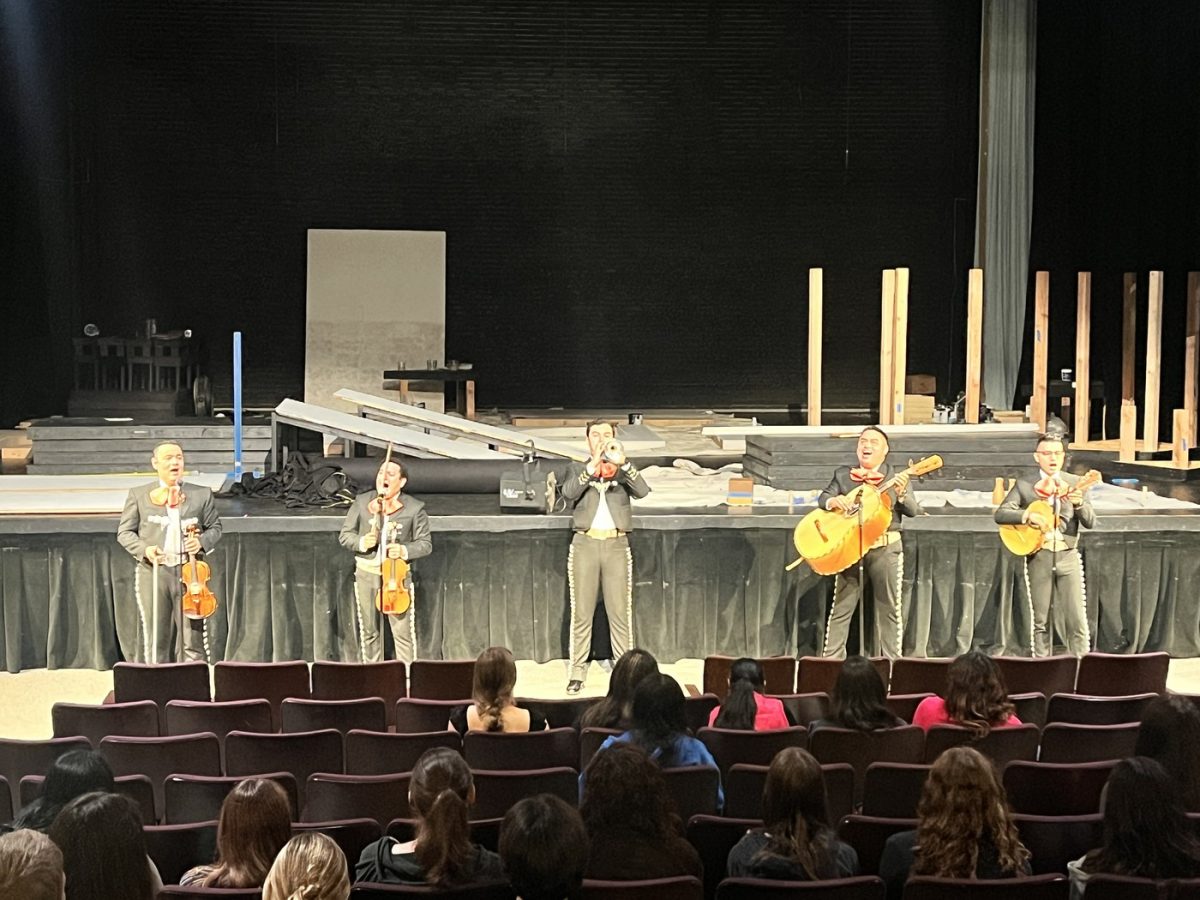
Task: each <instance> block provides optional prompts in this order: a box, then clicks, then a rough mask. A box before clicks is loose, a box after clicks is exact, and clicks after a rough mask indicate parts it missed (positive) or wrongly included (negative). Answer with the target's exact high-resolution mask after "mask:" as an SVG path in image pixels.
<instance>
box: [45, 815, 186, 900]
mask: <svg viewBox="0 0 1200 900" xmlns="http://www.w3.org/2000/svg"><path fill="white" fill-rule="evenodd" d="M50 840H52V841H54V843H55V844H57V845H58V849H59V850H61V851H62V856H63V872H64V874H65V875H66V877H67V900H115V898H117V897H120V898H121V900H152V898H153V897H155V896H156V895H157V894H158V892H159V891H160V890H162V879H160V878H159V877H158V870H157V869H155V868H154V863H152V862H151V861H150V857H148V856H147V855H146V839H145V837H144V836H143V834H142V814H141V813H140V812H139V811H138V808H137V806H136V805H135V804H134V802H133V801H132V800H130V799H129V798H128V797H123V796H121V795H120V794H104V793H99V792H97V793H92V794H84V795H83V796H81V797H76V798H75V799H74V800H72V801H71V802H70V803H68V804H67V805H66V806H64V807H63V808H62V812H60V813H59V814H58V817H57V818H55V820H54V824H53V825H51V826H50Z"/></svg>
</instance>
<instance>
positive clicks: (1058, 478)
mask: <svg viewBox="0 0 1200 900" xmlns="http://www.w3.org/2000/svg"><path fill="white" fill-rule="evenodd" d="M1066 456H1067V453H1066V442H1065V439H1064V437H1063V436H1062V435H1061V434H1058V433H1051V434H1044V435H1042V436H1041V437H1040V438H1039V439H1038V443H1037V449H1036V451H1035V452H1034V459H1035V460H1037V464H1038V466H1039V467H1040V469H1041V473H1040V475H1039V478H1038V480H1037V481H1036V482H1033V481H1024V480H1020V479H1018V480H1017V483H1016V484H1015V485H1013V488H1012V490H1011V491H1009V492H1008V496H1007V497H1005V498H1004V502H1003V503H1001V504H1000V506H999V507H997V509H996V516H995V518H996V522H997V523H998V524H1000V525H1032V526H1033V527H1035V528H1037V529H1040V530H1041V531H1043V532H1045V538H1044V540H1043V542H1042V546H1041V549H1040V550H1038V551H1036V552H1035V553H1032V554H1031V555H1029V556H1027V557H1025V589H1026V591H1027V593H1028V595H1029V616H1030V626H1031V630H1032V634H1031V635H1030V645H1031V652H1032V654H1033V655H1034V656H1049V655H1050V653H1051V651H1052V643H1053V642H1052V640H1051V633H1050V624H1049V622H1050V610H1051V606H1053V608H1054V617H1055V619H1056V620H1057V622H1058V625H1059V633H1060V634H1061V635H1063V637H1064V638H1065V639H1066V642H1067V651H1068V652H1069V653H1071V654H1073V655H1074V656H1083V654H1085V653H1087V652H1088V646H1089V644H1090V643H1091V640H1090V636H1089V634H1088V617H1087V595H1086V593H1085V591H1084V582H1083V562H1082V560H1081V559H1080V558H1079V550H1078V549H1077V548H1078V545H1079V526H1080V525H1082V526H1083V527H1084V528H1092V527H1094V526H1095V524H1096V514H1095V513H1094V512H1093V511H1092V504H1091V501H1090V500H1088V497H1087V494H1086V493H1084V491H1082V490H1081V489H1080V488H1079V487H1078V486H1077V485H1079V480H1080V479H1079V477H1078V476H1076V475H1071V474H1068V473H1066V472H1064V471H1063V470H1062V467H1063V464H1064V463H1065V462H1066ZM1039 500H1042V501H1045V502H1046V503H1048V504H1049V505H1050V507H1051V509H1052V510H1053V518H1054V521H1046V519H1045V516H1044V515H1043V514H1040V513H1038V512H1037V511H1036V510H1031V509H1030V508H1029V507H1030V506H1031V505H1032V504H1033V503H1035V502H1037V501H1039Z"/></svg>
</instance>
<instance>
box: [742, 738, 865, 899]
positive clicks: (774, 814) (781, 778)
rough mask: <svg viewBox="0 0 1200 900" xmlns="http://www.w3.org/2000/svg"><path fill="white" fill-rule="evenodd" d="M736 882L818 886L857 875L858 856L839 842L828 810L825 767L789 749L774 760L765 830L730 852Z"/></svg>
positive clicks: (769, 776) (805, 753)
mask: <svg viewBox="0 0 1200 900" xmlns="http://www.w3.org/2000/svg"><path fill="white" fill-rule="evenodd" d="M728 870H729V875H730V877H732V878H774V879H779V880H782V881H819V880H822V879H828V878H849V877H850V876H852V875H857V874H858V854H857V853H856V852H855V851H854V848H853V847H850V846H849V845H847V844H844V843H842V842H841V841H839V840H838V839H837V836H836V835H835V834H834V832H833V829H831V828H830V827H829V815H828V812H827V811H826V808H825V779H824V777H823V776H822V774H821V764H820V763H819V762H817V761H816V760H815V759H813V756H812V754H811V753H809V752H808V751H807V750H801V749H800V748H799V747H788V748H787V749H785V750H780V751H779V753H777V754H776V755H775V758H774V759H773V760H771V767H770V768H769V769H768V770H767V781H766V784H765V785H764V786H763V827H762V828H759V829H755V830H754V831H751V832H750V833H749V834H747V835H746V836H745V837H743V838H742V839H741V840H740V841H738V842H737V844H736V845H735V846H734V848H733V849H732V850H730V851H729V865H728Z"/></svg>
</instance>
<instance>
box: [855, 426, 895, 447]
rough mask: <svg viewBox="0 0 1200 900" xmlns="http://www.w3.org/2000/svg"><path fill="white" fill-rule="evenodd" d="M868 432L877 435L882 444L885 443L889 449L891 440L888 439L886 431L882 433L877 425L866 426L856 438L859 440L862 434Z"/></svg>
mask: <svg viewBox="0 0 1200 900" xmlns="http://www.w3.org/2000/svg"><path fill="white" fill-rule="evenodd" d="M868 431H873V432H875V433H876V434H877V435H879V436H880V437H881V438H883V440H884V442H885V443H886V444H887V445H888V446H889V447H890V446H891V445H892V439H891V438H889V437H888V436H887V432H886V431H884V430H883V429H882V428H880V427H879V426H878V425H868V426H867V427H866V428H864V429H863V430H862V431H860V432H859V433H858V436H859V437H860V438H861V437H862V436H863V435H864V434H866V433H867V432H868Z"/></svg>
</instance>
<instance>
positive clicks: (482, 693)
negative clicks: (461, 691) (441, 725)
mask: <svg viewBox="0 0 1200 900" xmlns="http://www.w3.org/2000/svg"><path fill="white" fill-rule="evenodd" d="M516 687H517V664H516V662H514V661H513V655H512V653H510V652H509V651H508V650H507V649H506V648H504V647H488V648H487V649H486V650H484V651H483V652H482V653H480V654H479V657H478V658H477V659H476V660H475V675H474V681H473V683H472V685H471V699H472V700H474V701H475V702H474V703H473V704H472V705H470V706H460V707H457V708H456V709H455V710H454V711H453V712H452V713H451V714H450V727H451V728H453V729H454V730H455V731H457V732H458V733H459V734H466V733H467V732H468V731H513V732H522V731H544V730H545V728H546V720H545V718H544V717H542V716H540V715H537V714H536V713H532V712H530V711H529V710H527V709H522V708H521V707H519V706H517V705H516V703H514V702H513V692H514V691H515V690H516Z"/></svg>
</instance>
